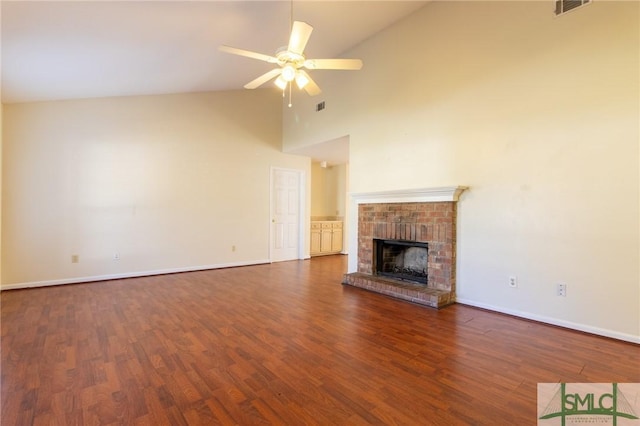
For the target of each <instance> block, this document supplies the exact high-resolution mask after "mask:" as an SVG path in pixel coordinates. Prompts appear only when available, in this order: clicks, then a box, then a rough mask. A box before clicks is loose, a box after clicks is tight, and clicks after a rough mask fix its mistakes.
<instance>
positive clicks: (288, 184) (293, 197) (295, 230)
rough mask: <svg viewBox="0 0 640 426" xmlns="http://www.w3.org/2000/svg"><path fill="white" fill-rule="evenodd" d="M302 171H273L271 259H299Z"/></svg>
mask: <svg viewBox="0 0 640 426" xmlns="http://www.w3.org/2000/svg"><path fill="white" fill-rule="evenodd" d="M301 184H302V179H301V172H300V171H298V170H286V169H272V171H271V261H272V262H281V261H283V260H294V259H299V258H300V254H299V247H300V198H301V192H302V191H301Z"/></svg>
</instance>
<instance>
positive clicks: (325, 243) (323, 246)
mask: <svg viewBox="0 0 640 426" xmlns="http://www.w3.org/2000/svg"><path fill="white" fill-rule="evenodd" d="M332 233H333V230H332V229H331V224H330V223H323V224H322V238H321V239H320V252H322V253H331V234H332Z"/></svg>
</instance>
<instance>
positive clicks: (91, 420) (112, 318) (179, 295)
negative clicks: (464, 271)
mask: <svg viewBox="0 0 640 426" xmlns="http://www.w3.org/2000/svg"><path fill="white" fill-rule="evenodd" d="M345 268H346V257H344V256H325V257H321V258H313V259H312V260H307V261H296V262H281V263H274V264H270V265H256V266H250V267H242V268H230V269H219V270H212V271H199V272H192V273H183V274H172V275H164V276H155V277H141V278H132V279H123V280H113V281H108V282H97V283H87V284H78V285H66V286H58V287H45V288H34V289H23V290H11V291H5V292H2V293H1V294H0V302H1V319H2V321H1V322H0V331H1V333H2V335H1V341H0V343H1V348H0V351H1V358H0V362H1V364H0V367H1V374H2V376H1V382H0V398H1V403H2V405H1V421H2V424H3V425H4V424H7V425H32V424H38V425H39V424H43V425H44V424H47V425H65V426H66V425H85V424H119V425H128V424H131V425H154V426H156V425H215V424H220V425H262V424H264V425H267V424H285V425H334V424H336V425H338V424H340V425H343V424H345V425H346V424H348V425H358V424H362V425H364V424H384V425H417V424H420V425H429V424H433V425H466V424H469V425H502V424H504V425H514V424H517V425H534V424H536V409H537V408H536V407H537V406H536V395H537V393H536V392H537V383H541V382H545V383H547V382H560V381H563V382H619V383H624V382H640V346H638V345H634V344H631V343H626V342H621V341H616V340H612V339H606V338H603V337H598V336H593V335H589V334H585V333H580V332H575V331H572V330H566V329H562V328H559V327H553V326H548V325H544V324H540V323H536V322H532V321H527V320H523V319H518V318H514V317H510V316H507V315H502V314H498V313H494V312H489V311H485V310H481V309H475V308H471V307H468V306H463V305H452V306H449V307H447V308H444V309H441V310H434V309H431V308H426V307H424V306H419V305H414V304H411V303H407V302H403V301H399V300H396V299H392V298H389V297H385V296H382V295H379V294H375V293H371V292H367V291H364V290H361V289H357V288H353V287H349V286H342V285H340V282H341V280H342V274H343V273H344V272H345Z"/></svg>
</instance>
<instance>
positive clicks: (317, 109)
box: [316, 101, 324, 112]
mask: <svg viewBox="0 0 640 426" xmlns="http://www.w3.org/2000/svg"><path fill="white" fill-rule="evenodd" d="M323 109H324V101H322V102H320V103H318V104H317V105H316V112H318V111H322V110H323Z"/></svg>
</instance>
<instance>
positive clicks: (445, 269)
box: [343, 201, 457, 308]
mask: <svg viewBox="0 0 640 426" xmlns="http://www.w3.org/2000/svg"><path fill="white" fill-rule="evenodd" d="M456 211H457V210H456V202H455V201H451V202H450V201H444V202H406V203H405V202H391V203H372V204H359V205H358V266H357V268H358V269H357V272H355V273H350V274H346V275H345V276H344V281H343V283H344V284H347V285H352V286H355V287H360V288H363V289H367V290H371V291H375V292H378V293H382V294H386V295H389V296H393V297H397V298H399V299H403V300H408V301H411V302H415V303H420V304H423V305H427V306H431V307H434V308H441V307H443V306H446V305H449V304H451V303H454V302H455V287H456V275H455V264H456V261H455V259H456ZM374 238H379V239H398V240H405V241H418V242H426V243H428V245H429V253H428V258H427V275H428V278H427V284H426V285H424V284H417V283H411V282H407V281H401V280H394V279H391V278H387V277H381V276H377V275H374V272H373V255H374V249H373V239H374Z"/></svg>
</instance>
